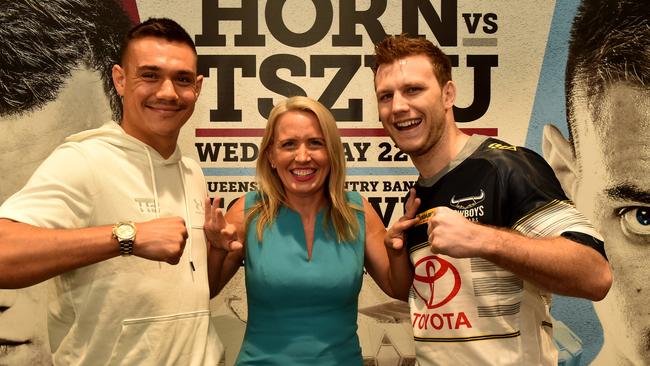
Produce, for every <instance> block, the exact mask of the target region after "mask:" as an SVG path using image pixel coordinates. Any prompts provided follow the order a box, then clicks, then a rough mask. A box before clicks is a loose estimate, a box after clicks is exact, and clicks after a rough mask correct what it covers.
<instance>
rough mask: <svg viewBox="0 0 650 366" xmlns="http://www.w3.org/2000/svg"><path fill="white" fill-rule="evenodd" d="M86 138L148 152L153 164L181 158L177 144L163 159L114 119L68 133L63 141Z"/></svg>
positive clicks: (139, 151) (135, 151)
mask: <svg viewBox="0 0 650 366" xmlns="http://www.w3.org/2000/svg"><path fill="white" fill-rule="evenodd" d="M88 139H98V140H101V141H104V142H107V143H109V144H111V145H114V146H119V147H121V148H123V149H124V150H127V151H132V152H134V153H136V154H145V153H148V154H149V155H150V156H151V160H152V162H153V163H154V164H155V165H158V164H160V165H167V164H178V163H179V161H180V160H181V158H182V154H181V151H180V148H179V147H178V145H176V148H175V149H174V152H173V153H172V155H171V156H170V157H169V158H167V159H165V158H163V157H162V156H161V155H160V154H159V153H158V151H156V150H155V149H154V148H153V147H151V146H149V145H147V144H145V143H144V142H142V141H140V140H138V139H136V138H135V137H133V136H131V135H129V134H127V133H126V132H124V130H123V129H122V126H120V125H119V124H118V123H117V122H115V121H109V122H106V123H104V124H103V125H102V126H101V127H99V128H95V129H92V130H86V131H81V132H79V133H76V134H74V135H70V136H68V137H67V138H66V139H65V141H66V142H82V141H84V140H88Z"/></svg>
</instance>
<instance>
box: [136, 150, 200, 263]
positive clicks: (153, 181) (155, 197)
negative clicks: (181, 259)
mask: <svg viewBox="0 0 650 366" xmlns="http://www.w3.org/2000/svg"><path fill="white" fill-rule="evenodd" d="M143 148H144V151H145V153H146V154H147V160H148V161H149V172H150V174H151V184H152V185H153V187H152V188H153V202H154V206H155V210H156V218H157V219H159V218H160V204H159V202H158V189H157V188H156V185H157V184H156V173H155V171H154V168H153V160H152V159H151V153H150V152H149V149H148V148H147V147H146V146H143ZM178 172H179V173H180V175H181V184H182V189H183V198H184V201H185V220H187V222H186V223H185V227H187V228H189V230H190V232H189V233H188V236H187V242H186V245H185V246H186V247H187V246H189V247H190V253H189V255H190V268H192V272H194V271H196V268H194V262H193V261H192V259H193V255H192V232H191V230H192V216H191V215H190V210H189V203H188V197H187V189H185V174H184V173H183V159H180V160H179V161H178ZM161 266H162V265H161V263H160V262H158V267H159V268H161Z"/></svg>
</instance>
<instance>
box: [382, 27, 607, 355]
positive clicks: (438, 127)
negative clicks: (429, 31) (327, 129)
mask: <svg viewBox="0 0 650 366" xmlns="http://www.w3.org/2000/svg"><path fill="white" fill-rule="evenodd" d="M375 50H376V67H375V68H374V71H375V91H376V95H377V103H378V109H379V117H380V119H381V121H382V123H383V126H384V129H385V130H386V131H387V132H388V134H389V135H390V136H391V138H392V139H393V141H394V142H395V143H396V144H397V146H398V147H399V148H400V149H401V150H402V151H404V152H405V153H407V154H408V155H409V156H410V158H411V160H412V161H413V163H414V165H415V167H416V168H417V169H418V171H419V173H420V176H419V178H418V182H417V183H416V185H415V190H412V191H411V192H410V197H409V200H408V201H407V207H406V215H405V217H406V218H413V217H415V218H417V220H406V221H403V223H404V224H403V225H401V226H400V225H394V226H393V228H391V231H393V232H392V233H389V235H388V236H387V238H392V240H387V241H390V242H389V243H387V245H388V246H389V247H392V248H393V250H396V251H402V250H407V251H408V254H409V256H408V257H409V258H410V261H411V264H412V267H413V281H412V285H411V286H410V288H402V289H401V295H400V296H401V297H402V298H403V299H404V300H408V301H409V304H410V309H411V321H412V325H413V332H414V336H415V341H416V342H415V345H416V356H417V359H418V363H419V364H420V365H437V364H439V365H449V364H459V365H557V351H556V349H555V347H554V345H553V341H552V324H551V317H550V315H549V307H550V302H551V293H558V294H563V295H568V296H576V297H584V298H588V299H591V300H600V299H602V298H603V297H605V295H606V294H607V292H608V290H609V287H610V285H611V281H612V279H611V272H610V269H609V265H608V262H607V260H606V257H605V252H604V249H603V242H602V239H601V237H600V235H599V234H598V233H597V232H596V231H595V230H594V229H593V227H592V226H591V224H590V223H589V222H588V221H587V219H586V218H585V217H584V216H583V215H581V214H580V213H579V212H578V211H577V210H576V209H575V208H574V207H573V204H572V203H571V202H570V201H569V200H568V199H567V198H566V196H565V195H564V192H563V191H562V188H561V186H560V183H559V182H558V181H557V179H556V177H555V175H554V173H553V170H552V169H551V168H550V167H549V166H548V164H547V163H546V162H545V161H544V160H543V159H542V158H541V157H540V156H539V155H537V154H535V153H534V152H532V151H530V150H527V149H525V148H522V147H516V146H512V145H510V144H508V143H505V142H503V141H499V140H496V139H493V138H487V137H484V136H478V135H474V136H468V135H466V134H464V133H463V132H462V131H460V130H459V129H458V127H457V126H456V123H455V120H454V115H453V109H452V107H453V105H454V102H455V98H456V86H455V83H454V82H453V81H452V80H451V63H450V61H449V59H448V58H447V56H446V55H445V54H444V53H443V52H442V51H441V50H440V49H438V48H437V47H436V46H434V45H433V44H432V43H431V42H429V41H427V40H425V39H418V38H408V37H405V36H395V37H388V38H387V39H385V40H384V41H382V42H380V43H379V44H378V45H377V46H376V49H375ZM416 197H417V199H416ZM409 225H412V226H411V227H410V228H408V229H407V230H406V231H405V232H404V233H403V234H402V235H401V236H400V235H399V234H400V233H398V232H395V230H396V229H400V230H401V229H403V228H404V227H405V226H409ZM404 257H406V256H404Z"/></svg>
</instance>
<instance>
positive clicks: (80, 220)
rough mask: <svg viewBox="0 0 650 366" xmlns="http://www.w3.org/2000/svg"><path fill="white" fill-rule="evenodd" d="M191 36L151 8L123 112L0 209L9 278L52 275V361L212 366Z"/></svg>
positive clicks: (126, 57) (130, 42)
mask: <svg viewBox="0 0 650 366" xmlns="http://www.w3.org/2000/svg"><path fill="white" fill-rule="evenodd" d="M196 61H197V55H196V49H195V48H194V44H193V41H192V39H191V37H190V36H189V35H188V34H187V32H185V30H183V28H182V27H180V26H179V25H178V24H177V23H175V22H174V21H171V20H169V19H150V20H148V21H146V22H144V23H142V24H140V25H138V26H136V27H135V28H133V29H132V30H131V31H130V32H129V33H128V35H127V37H126V39H125V41H124V43H123V46H122V55H121V63H120V65H115V66H114V67H113V82H114V85H115V88H116V90H117V92H118V93H119V94H120V96H121V97H122V98H123V114H122V120H121V123H120V124H117V123H115V122H109V123H107V124H105V125H103V126H102V127H100V128H98V129H95V130H89V131H85V132H82V133H79V134H76V135H73V136H71V137H69V138H68V139H67V142H66V143H64V144H63V145H61V146H60V147H59V148H57V149H56V150H55V151H54V152H53V153H52V154H51V155H50V157H48V158H47V159H46V160H45V162H43V164H42V165H41V166H40V167H39V168H38V169H37V170H36V172H35V173H34V175H33V176H32V178H31V179H30V180H29V182H28V183H27V184H26V185H25V187H24V188H23V189H22V190H20V191H19V192H18V193H16V194H15V195H13V196H12V197H10V198H9V199H8V200H7V201H6V202H5V203H4V204H3V205H2V207H0V217H1V219H0V252H1V253H2V254H1V255H0V272H1V273H2V276H0V288H19V287H26V286H30V285H33V284H36V283H38V282H41V281H44V280H47V279H49V278H53V277H54V279H53V281H52V282H51V286H52V291H50V301H49V309H48V328H49V333H50V334H49V335H50V343H51V347H52V350H53V353H54V354H53V360H54V363H55V364H57V365H58V364H61V365H68V364H75V365H85V364H92V365H97V364H102V365H104V364H107V365H113V364H119V365H124V364H131V365H149V364H150V365H208V364H209V365H214V364H216V363H218V362H219V359H220V354H221V344H220V342H219V340H218V337H217V335H216V333H215V331H214V329H212V327H211V325H210V321H209V309H208V308H209V304H208V303H209V286H208V270H207V262H208V261H210V262H211V263H219V261H220V260H221V259H222V258H223V255H222V252H221V251H217V250H213V249H211V248H210V247H209V246H208V245H207V243H206V240H205V235H204V233H203V221H204V207H205V206H204V204H205V201H206V197H207V192H206V188H205V183H204V177H203V174H202V172H201V169H200V168H199V166H198V164H196V163H195V162H194V161H191V160H189V159H187V158H183V157H182V156H181V152H180V150H179V148H178V146H177V138H178V134H179V132H180V129H181V127H182V126H183V124H184V123H185V122H186V121H187V120H188V119H189V117H190V116H191V114H192V112H193V110H194V104H195V102H196V99H197V97H198V95H199V92H200V90H201V83H202V79H203V78H202V76H200V75H197V72H196Z"/></svg>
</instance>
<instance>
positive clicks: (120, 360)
mask: <svg viewBox="0 0 650 366" xmlns="http://www.w3.org/2000/svg"><path fill="white" fill-rule="evenodd" d="M209 327H210V312H209V311H208V310H202V311H195V312H189V313H179V314H173V315H165V316H157V317H146V318H136V319H125V320H123V321H122V330H121V332H120V335H119V337H118V339H117V342H116V343H115V345H114V347H113V351H112V352H111V358H110V360H109V362H108V365H199V364H203V363H204V362H205V361H210V360H206V359H205V356H206V351H207V353H212V352H211V351H212V350H211V349H210V348H213V345H211V344H209V343H210V340H211V337H210V336H209ZM216 362H218V360H216V361H215V362H214V363H215V364H216Z"/></svg>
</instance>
